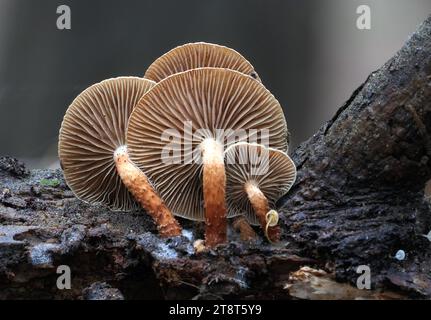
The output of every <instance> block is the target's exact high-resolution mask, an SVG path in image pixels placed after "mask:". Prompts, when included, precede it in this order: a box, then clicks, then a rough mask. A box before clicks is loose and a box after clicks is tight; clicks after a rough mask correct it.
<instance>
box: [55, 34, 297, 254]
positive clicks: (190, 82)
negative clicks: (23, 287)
mask: <svg viewBox="0 0 431 320" xmlns="http://www.w3.org/2000/svg"><path fill="white" fill-rule="evenodd" d="M288 145H289V132H288V130H287V125H286V120H285V118H284V115H283V111H282V108H281V106H280V104H279V103H278V101H277V100H276V99H275V97H274V96H273V95H272V94H271V93H270V92H269V91H268V90H267V89H266V88H265V87H264V85H263V84H262V82H261V80H260V78H259V76H258V75H257V73H256V71H255V70H254V68H253V66H252V65H251V64H250V62H248V61H247V60H246V59H245V58H244V57H243V56H242V55H241V54H239V53H238V52H236V51H235V50H233V49H230V48H227V47H224V46H220V45H215V44H209V43H203V42H200V43H191V44H186V45H183V46H180V47H177V48H174V49H173V50H171V51H169V52H168V53H166V54H164V55H163V56H161V57H160V58H158V59H157V60H156V61H155V62H154V63H153V64H151V66H150V67H149V68H148V70H147V71H146V73H145V75H144V77H143V78H137V77H119V78H114V79H109V80H104V81H102V82H100V83H97V84H94V85H92V86H90V87H89V88H88V89H86V90H85V91H83V92H82V93H81V94H79V95H78V97H76V99H75V100H74V101H73V102H72V104H71V105H70V106H69V108H68V110H67V111H66V114H65V116H64V119H63V123H62V125H61V128H60V134H59V158H60V163H61V166H62V168H63V171H64V176H65V179H66V182H67V184H68V185H69V187H70V188H71V190H72V191H73V192H74V193H75V195H76V196H77V197H78V198H80V199H81V200H83V201H86V202H88V203H91V204H104V205H107V206H108V207H109V208H110V209H112V210H121V211H129V210H133V209H135V208H137V207H139V206H141V207H142V208H144V209H145V211H146V212H147V213H148V214H149V215H151V217H152V218H153V220H154V222H155V224H156V225H157V228H158V230H159V233H160V235H161V236H165V237H171V236H177V235H180V234H181V227H180V224H179V223H178V221H177V220H176V219H175V217H174V216H181V217H184V218H187V219H191V220H198V221H205V226H206V229H205V246H207V247H214V246H216V245H218V244H221V243H225V242H226V241H227V219H228V218H229V217H242V221H243V222H242V223H244V221H245V220H244V218H245V219H247V221H248V223H250V224H253V225H260V226H261V227H262V229H263V230H264V232H265V235H266V237H267V238H268V240H269V241H271V242H275V241H278V240H279V239H280V229H279V227H278V226H277V221H278V214H277V212H276V211H274V210H272V209H273V208H274V206H275V201H276V200H277V199H278V198H279V197H280V196H281V195H283V194H284V193H286V192H287V191H288V190H289V189H290V187H291V186H292V184H293V183H294V181H295V177H296V169H295V165H294V163H293V162H292V160H291V159H290V158H289V156H288V155H287V154H286V152H287V150H288ZM240 229H241V228H240ZM242 229H244V230H245V229H247V230H250V229H251V228H247V227H245V228H242Z"/></svg>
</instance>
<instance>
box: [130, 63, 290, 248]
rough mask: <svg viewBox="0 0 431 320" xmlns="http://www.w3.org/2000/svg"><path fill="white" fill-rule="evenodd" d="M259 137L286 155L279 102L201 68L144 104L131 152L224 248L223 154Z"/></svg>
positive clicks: (169, 198)
mask: <svg viewBox="0 0 431 320" xmlns="http://www.w3.org/2000/svg"><path fill="white" fill-rule="evenodd" d="M259 137H260V141H262V140H265V139H267V140H268V144H269V146H271V147H274V148H277V149H281V150H287V146H288V145H287V143H288V131H287V126H286V121H285V119H284V116H283V110H282V109H281V106H280V104H279V103H278V101H277V100H276V99H275V98H274V96H273V95H272V94H271V93H270V92H269V91H268V90H266V89H265V87H264V86H263V85H262V84H261V83H259V82H257V81H255V80H253V79H252V78H251V77H249V76H246V75H244V74H242V73H239V72H237V71H233V70H229V69H219V68H199V69H193V70H189V71H185V72H182V73H177V74H175V75H172V76H170V77H168V78H166V79H164V80H162V81H161V82H159V83H158V84H157V85H156V86H155V87H154V88H153V89H152V90H151V91H150V92H148V93H147V94H146V95H145V96H144V97H142V99H141V100H140V101H139V103H138V104H137V106H136V107H135V109H134V110H133V113H132V115H131V116H130V120H129V127H128V130H127V145H128V147H129V152H130V157H131V159H132V161H133V162H134V163H136V165H137V166H138V167H139V168H141V169H145V172H146V174H147V175H148V176H149V177H150V179H151V180H152V181H153V182H154V184H155V186H156V188H157V189H158V190H159V192H160V195H161V196H162V198H163V199H164V200H165V201H166V203H167V204H168V206H169V207H170V208H171V209H172V211H173V213H174V214H176V215H179V216H182V217H185V218H188V219H193V220H201V221H202V220H204V221H205V222H206V232H205V233H206V237H205V238H206V245H207V246H210V247H213V246H215V245H217V244H219V243H223V242H225V241H226V232H227V230H226V228H227V216H226V204H225V183H226V177H225V168H224V161H223V157H224V155H223V152H224V148H225V147H227V146H229V145H231V144H233V143H236V142H238V141H256V142H258V140H259V139H258V138H259ZM172 146H174V147H172ZM169 147H172V148H171V150H169ZM167 150H168V152H167ZM166 154H168V155H172V156H171V157H170V158H169V161H166V159H164V156H163V155H166ZM165 158H166V157H165ZM196 160H201V161H196ZM202 204H204V206H203V205H202Z"/></svg>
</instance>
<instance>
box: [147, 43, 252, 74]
mask: <svg viewBox="0 0 431 320" xmlns="http://www.w3.org/2000/svg"><path fill="white" fill-rule="evenodd" d="M203 67H213V68H226V69H231V70H236V71H238V72H241V73H244V74H246V75H249V76H251V77H253V78H255V79H257V80H259V81H260V78H259V76H258V74H257V72H256V71H254V68H253V66H252V65H251V63H250V62H248V61H247V59H245V58H244V57H243V56H242V55H241V54H240V53H238V52H237V51H235V50H233V49H231V48H228V47H225V46H221V45H218V44H212V43H206V42H196V43H188V44H185V45H182V46H179V47H176V48H174V49H172V50H171V51H169V52H167V53H165V54H164V55H162V56H161V57H160V58H158V59H157V60H156V61H154V62H153V63H152V64H151V65H150V67H149V68H148V69H147V71H146V72H145V76H144V77H145V78H146V79H150V80H153V81H155V82H160V81H161V80H163V79H165V78H167V77H169V76H170V75H173V74H175V73H179V72H183V71H187V70H190V69H196V68H203Z"/></svg>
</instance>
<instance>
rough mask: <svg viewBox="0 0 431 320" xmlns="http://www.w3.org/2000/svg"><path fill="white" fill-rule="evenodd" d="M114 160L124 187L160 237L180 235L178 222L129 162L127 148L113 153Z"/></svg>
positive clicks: (142, 175) (148, 183)
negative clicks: (151, 222)
mask: <svg viewBox="0 0 431 320" xmlns="http://www.w3.org/2000/svg"><path fill="white" fill-rule="evenodd" d="M114 160H115V164H116V166H117V172H118V174H119V175H120V177H121V180H122V181H123V183H124V185H125V186H126V187H127V189H128V190H129V191H130V193H131V194H132V195H133V196H134V197H135V199H136V201H138V202H139V204H140V205H141V206H142V207H143V208H144V209H145V210H146V211H147V213H148V214H149V215H150V216H151V217H152V218H153V220H154V222H155V223H156V225H157V229H158V230H159V233H160V235H161V236H162V237H173V236H179V235H181V227H180V225H179V223H178V221H177V220H176V219H175V218H174V216H173V215H172V213H171V211H170V210H169V209H168V207H166V205H165V204H164V202H163V200H162V199H161V198H160V196H159V195H158V194H157V192H156V191H155V190H154V188H153V187H152V186H151V184H150V182H149V181H148V178H147V177H146V176H145V174H144V173H143V172H142V171H141V170H140V169H138V168H137V167H136V166H135V165H134V164H133V163H132V162H131V161H130V159H129V155H128V153H127V148H126V147H120V148H118V149H117V150H116V151H115V154H114Z"/></svg>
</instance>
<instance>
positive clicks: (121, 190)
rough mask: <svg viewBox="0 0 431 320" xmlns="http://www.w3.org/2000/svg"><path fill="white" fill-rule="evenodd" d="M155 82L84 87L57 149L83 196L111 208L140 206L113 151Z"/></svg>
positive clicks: (70, 182) (69, 112) (77, 192)
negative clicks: (143, 97) (128, 188)
mask: <svg viewBox="0 0 431 320" xmlns="http://www.w3.org/2000/svg"><path fill="white" fill-rule="evenodd" d="M154 85H155V83H154V82H153V81H151V80H147V79H142V78H136V77H119V78H114V79H109V80H105V81H102V82H100V83H96V84H94V85H92V86H91V87H89V88H87V89H86V90H84V91H83V92H82V93H81V94H79V95H78V96H77V97H76V98H75V100H73V102H72V104H71V105H70V106H69V108H68V109H67V111H66V114H65V116H64V119H63V122H62V124H61V128H60V134H59V144H58V153H59V158H60V163H61V166H62V168H63V173H64V177H65V179H66V182H67V184H68V185H69V187H70V189H72V191H73V192H74V193H75V195H76V196H77V197H78V198H80V199H81V200H83V201H85V202H88V203H92V204H95V203H100V204H105V205H107V206H108V207H109V208H110V209H112V210H132V209H135V208H137V207H138V205H137V203H136V202H135V200H134V199H133V196H132V195H131V194H130V193H129V191H128V190H127V188H126V187H125V186H124V185H123V183H122V182H121V178H120V176H119V175H118V174H117V170H116V166H115V162H114V158H113V156H114V152H115V150H116V149H117V148H119V147H121V146H124V145H125V143H126V129H127V123H128V120H129V116H130V114H131V113H132V110H133V108H134V106H135V105H136V103H137V102H138V101H139V99H140V98H141V97H142V96H143V95H144V94H145V93H146V92H147V91H148V90H150V89H151V88H152V87H153V86H154Z"/></svg>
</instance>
